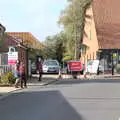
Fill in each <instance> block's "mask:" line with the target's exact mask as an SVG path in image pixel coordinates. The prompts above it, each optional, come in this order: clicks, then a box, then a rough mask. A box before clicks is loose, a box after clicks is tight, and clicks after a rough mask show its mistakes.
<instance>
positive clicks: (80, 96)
mask: <svg viewBox="0 0 120 120" xmlns="http://www.w3.org/2000/svg"><path fill="white" fill-rule="evenodd" d="M119 117H120V80H106V81H104V80H91V81H80V80H64V81H58V82H56V83H54V84H52V85H48V86H44V87H41V86H39V85H36V86H29V88H28V89H23V90H21V91H19V92H18V91H17V92H14V93H13V94H12V95H10V96H8V97H6V98H4V99H2V100H0V119H1V120H119Z"/></svg>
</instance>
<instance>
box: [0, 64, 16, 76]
mask: <svg viewBox="0 0 120 120" xmlns="http://www.w3.org/2000/svg"><path fill="white" fill-rule="evenodd" d="M14 71H15V66H14V65H12V66H10V65H0V76H1V75H3V74H5V73H6V72H13V73H14Z"/></svg>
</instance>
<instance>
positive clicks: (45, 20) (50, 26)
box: [0, 0, 67, 41]
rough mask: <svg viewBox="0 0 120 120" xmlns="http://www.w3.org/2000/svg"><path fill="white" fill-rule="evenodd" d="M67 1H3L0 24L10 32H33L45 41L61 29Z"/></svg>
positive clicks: (0, 9) (0, 5) (0, 2)
mask: <svg viewBox="0 0 120 120" xmlns="http://www.w3.org/2000/svg"><path fill="white" fill-rule="evenodd" d="M66 5H67V2H66V0H1V1H0V23H2V24H3V25H4V26H5V27H6V30H7V31H9V32H31V33H32V34H33V35H34V36H35V37H37V39H39V40H41V41H43V40H44V39H45V37H46V36H49V35H54V34H55V33H58V32H59V31H60V30H61V29H60V27H59V25H58V24H57V20H58V19H59V16H60V11H61V10H62V9H64V8H65V7H66Z"/></svg>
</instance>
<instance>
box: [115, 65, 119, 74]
mask: <svg viewBox="0 0 120 120" xmlns="http://www.w3.org/2000/svg"><path fill="white" fill-rule="evenodd" d="M116 70H117V72H118V73H120V64H117V66H116Z"/></svg>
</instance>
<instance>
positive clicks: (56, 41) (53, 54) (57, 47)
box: [43, 32, 66, 63]
mask: <svg viewBox="0 0 120 120" xmlns="http://www.w3.org/2000/svg"><path fill="white" fill-rule="evenodd" d="M65 41H66V37H65V36H64V33H62V32H61V33H59V34H56V35H54V36H48V37H47V38H46V40H45V41H44V44H45V46H46V47H45V48H44V51H43V53H44V58H45V59H57V60H58V61H59V62H60V63H61V62H62V58H63V56H64V53H65V48H64V45H65Z"/></svg>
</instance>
